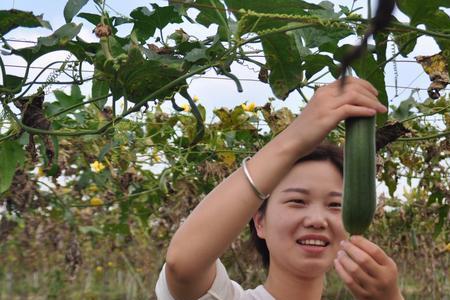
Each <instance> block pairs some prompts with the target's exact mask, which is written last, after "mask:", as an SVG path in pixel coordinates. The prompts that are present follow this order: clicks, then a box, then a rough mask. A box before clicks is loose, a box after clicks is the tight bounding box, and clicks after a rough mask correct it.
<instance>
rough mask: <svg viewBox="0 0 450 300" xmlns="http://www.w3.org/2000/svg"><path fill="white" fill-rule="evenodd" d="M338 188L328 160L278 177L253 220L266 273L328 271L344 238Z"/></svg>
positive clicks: (340, 183)
mask: <svg viewBox="0 0 450 300" xmlns="http://www.w3.org/2000/svg"><path fill="white" fill-rule="evenodd" d="M342 187H343V179H342V176H341V174H340V173H339V171H338V170H337V168H336V167H335V166H334V165H333V164H332V163H331V162H329V161H307V162H302V163H299V164H297V165H295V166H294V167H293V168H292V170H291V171H290V172H289V173H288V174H287V175H286V176H285V177H284V178H283V180H282V181H281V182H280V184H279V185H278V186H277V187H276V188H275V190H274V191H273V193H272V196H271V198H270V200H269V202H268V204H267V208H266V212H265V214H264V216H261V215H260V214H257V215H256V216H255V218H254V221H255V226H256V230H257V233H258V236H259V237H260V238H263V239H265V240H266V243H267V247H268V249H269V253H270V269H272V268H277V269H279V270H280V271H287V272H289V273H293V274H295V275H296V276H302V277H305V276H306V277H316V276H320V275H322V274H324V273H325V272H326V271H327V270H329V269H330V268H331V266H332V264H333V259H334V258H335V257H336V253H337V251H338V250H339V243H340V241H342V240H343V239H345V238H346V233H345V230H344V227H343V224H342V220H341V202H342Z"/></svg>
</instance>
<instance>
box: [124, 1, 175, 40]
mask: <svg viewBox="0 0 450 300" xmlns="http://www.w3.org/2000/svg"><path fill="white" fill-rule="evenodd" d="M151 6H152V8H153V10H152V11H150V10H149V9H148V8H147V7H143V6H142V7H138V8H136V9H134V10H133V11H132V12H131V13H130V16H131V17H132V18H133V20H132V22H133V23H134V27H133V32H135V33H136V35H137V37H138V39H139V41H141V42H145V41H146V40H147V39H148V38H149V37H151V36H153V35H154V33H155V30H156V29H157V28H158V29H163V28H164V27H166V26H167V25H168V24H171V23H182V22H183V20H182V19H181V16H180V15H179V14H178V12H177V11H176V10H175V9H174V7H173V6H164V7H160V6H158V5H157V4H151Z"/></svg>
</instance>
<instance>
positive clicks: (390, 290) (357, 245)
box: [334, 236, 403, 300]
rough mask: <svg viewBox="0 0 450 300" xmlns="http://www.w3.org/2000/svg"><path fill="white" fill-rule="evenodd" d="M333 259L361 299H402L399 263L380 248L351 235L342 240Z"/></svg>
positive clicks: (339, 272)
mask: <svg viewBox="0 0 450 300" xmlns="http://www.w3.org/2000/svg"><path fill="white" fill-rule="evenodd" d="M341 247H342V250H340V251H339V252H338V255H337V258H336V259H335V261H334V266H335V268H336V271H337V273H338V274H339V276H340V277H341V278H342V280H343V281H344V283H345V284H346V285H347V287H348V288H349V289H350V292H351V293H352V294H353V296H355V297H356V298H357V299H360V300H363V299H364V300H366V299H370V300H402V299H403V297H402V295H401V293H400V289H399V287H398V285H397V276H398V271H397V265H396V264H395V262H394V261H393V260H392V259H391V258H390V257H389V256H387V255H386V253H384V251H383V250H381V248H380V247H378V246H377V245H375V244H374V243H372V242H370V241H369V240H367V239H365V238H363V237H362V236H352V237H351V238H350V240H349V241H343V242H342V243H341Z"/></svg>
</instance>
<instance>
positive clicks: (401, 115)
mask: <svg viewBox="0 0 450 300" xmlns="http://www.w3.org/2000/svg"><path fill="white" fill-rule="evenodd" d="M413 93H414V91H413V92H411V95H410V96H409V98H408V99H406V100H403V101H402V102H401V103H400V105H399V106H398V108H397V109H396V110H394V111H393V112H392V117H393V118H395V119H397V120H400V121H402V120H404V119H406V118H408V117H410V116H412V115H413V112H412V111H411V109H412V108H414V107H416V105H417V102H416V100H415V99H414V98H413V96H412V94H413Z"/></svg>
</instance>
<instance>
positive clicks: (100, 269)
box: [95, 266, 103, 273]
mask: <svg viewBox="0 0 450 300" xmlns="http://www.w3.org/2000/svg"><path fill="white" fill-rule="evenodd" d="M95 271H97V272H99V273H101V272H103V267H102V266H97V267H96V268H95Z"/></svg>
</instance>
